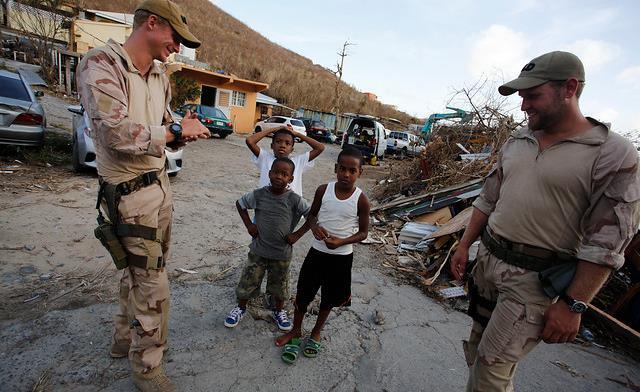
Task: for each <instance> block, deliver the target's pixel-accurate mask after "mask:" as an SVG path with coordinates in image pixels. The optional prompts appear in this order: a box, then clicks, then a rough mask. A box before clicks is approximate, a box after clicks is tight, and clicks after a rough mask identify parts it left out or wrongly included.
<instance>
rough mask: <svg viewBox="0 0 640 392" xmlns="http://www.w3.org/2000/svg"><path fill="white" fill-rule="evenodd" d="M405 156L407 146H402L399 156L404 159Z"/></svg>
mask: <svg viewBox="0 0 640 392" xmlns="http://www.w3.org/2000/svg"><path fill="white" fill-rule="evenodd" d="M406 156H407V148H406V147H405V148H403V149H402V150H400V158H401V159H404V158H405V157H406Z"/></svg>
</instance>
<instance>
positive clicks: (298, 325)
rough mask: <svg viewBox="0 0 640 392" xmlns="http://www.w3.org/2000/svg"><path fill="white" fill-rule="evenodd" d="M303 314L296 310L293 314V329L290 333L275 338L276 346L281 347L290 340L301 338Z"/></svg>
mask: <svg viewBox="0 0 640 392" xmlns="http://www.w3.org/2000/svg"><path fill="white" fill-rule="evenodd" d="M304 313H305V312H303V311H301V310H298V309H296V310H295V312H293V328H291V331H289V332H287V333H285V334H284V335H280V336H278V337H277V338H276V346H278V347H282V346H284V345H285V344H287V343H289V342H290V341H291V339H293V338H299V337H300V336H302V320H304Z"/></svg>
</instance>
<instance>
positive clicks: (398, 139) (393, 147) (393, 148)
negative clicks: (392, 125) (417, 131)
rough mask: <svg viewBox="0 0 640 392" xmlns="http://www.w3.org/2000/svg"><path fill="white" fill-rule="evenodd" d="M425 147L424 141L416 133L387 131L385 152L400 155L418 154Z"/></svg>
mask: <svg viewBox="0 0 640 392" xmlns="http://www.w3.org/2000/svg"><path fill="white" fill-rule="evenodd" d="M424 149H425V142H424V139H422V138H421V137H420V136H418V135H414V134H413V133H409V132H398V131H391V132H389V138H388V139H387V152H389V153H392V154H399V155H400V156H407V155H414V156H415V155H420V153H421V152H422V151H424Z"/></svg>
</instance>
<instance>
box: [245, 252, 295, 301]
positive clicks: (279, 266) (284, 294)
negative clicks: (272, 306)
mask: <svg viewBox="0 0 640 392" xmlns="http://www.w3.org/2000/svg"><path fill="white" fill-rule="evenodd" d="M290 264H291V260H275V259H267V258H265V257H261V256H258V255H256V254H253V253H252V252H249V255H248V256H247V264H246V266H245V267H244V270H243V271H242V276H241V277H240V281H239V282H238V286H237V287H236V296H237V297H238V300H245V299H251V298H254V297H257V296H258V294H260V286H261V285H262V280H263V279H264V275H265V273H267V293H269V294H271V295H272V296H273V297H275V298H276V299H280V300H286V299H287V298H289V265H290Z"/></svg>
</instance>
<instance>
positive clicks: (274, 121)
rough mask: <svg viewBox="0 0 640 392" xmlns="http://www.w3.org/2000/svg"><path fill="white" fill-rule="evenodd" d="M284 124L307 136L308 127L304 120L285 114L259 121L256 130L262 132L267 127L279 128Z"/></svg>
mask: <svg viewBox="0 0 640 392" xmlns="http://www.w3.org/2000/svg"><path fill="white" fill-rule="evenodd" d="M282 126H285V127H287V128H289V129H290V130H291V131H296V132H299V133H301V134H303V135H305V136H306V135H307V129H306V128H305V126H304V123H303V122H302V120H298V119H296V118H292V117H285V116H271V117H269V118H267V119H266V120H262V121H258V122H257V123H256V125H255V128H254V132H256V133H257V132H262V131H264V130H267V129H273V128H279V127H282ZM298 141H299V140H298Z"/></svg>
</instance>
